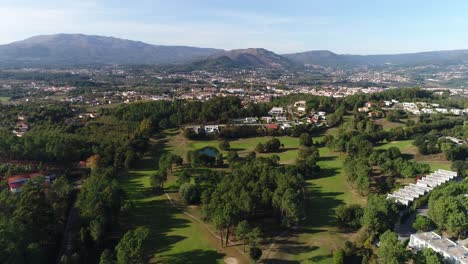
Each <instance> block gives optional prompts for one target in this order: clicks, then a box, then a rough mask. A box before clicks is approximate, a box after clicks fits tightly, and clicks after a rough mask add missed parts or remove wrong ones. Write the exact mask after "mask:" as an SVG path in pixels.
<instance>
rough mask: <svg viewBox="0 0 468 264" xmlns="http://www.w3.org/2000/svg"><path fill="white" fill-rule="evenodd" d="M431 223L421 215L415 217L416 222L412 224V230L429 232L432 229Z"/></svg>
mask: <svg viewBox="0 0 468 264" xmlns="http://www.w3.org/2000/svg"><path fill="white" fill-rule="evenodd" d="M433 226H434V224H433V222H432V221H431V219H429V218H427V217H424V216H422V215H418V216H416V220H415V221H414V223H413V228H414V229H416V230H418V231H429V230H432V229H433Z"/></svg>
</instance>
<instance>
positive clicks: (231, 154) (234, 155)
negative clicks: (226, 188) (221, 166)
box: [226, 150, 239, 164]
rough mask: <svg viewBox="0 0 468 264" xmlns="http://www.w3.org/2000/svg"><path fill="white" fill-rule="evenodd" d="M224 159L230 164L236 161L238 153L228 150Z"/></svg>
mask: <svg viewBox="0 0 468 264" xmlns="http://www.w3.org/2000/svg"><path fill="white" fill-rule="evenodd" d="M226 160H227V161H228V162H229V163H230V164H232V163H233V162H236V161H238V160H239V154H237V151H233V150H231V151H229V152H228V154H227V157H226Z"/></svg>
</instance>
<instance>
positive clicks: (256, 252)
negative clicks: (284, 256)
mask: <svg viewBox="0 0 468 264" xmlns="http://www.w3.org/2000/svg"><path fill="white" fill-rule="evenodd" d="M249 256H250V257H251V258H252V259H253V260H254V261H255V262H257V261H258V260H259V259H260V257H261V256H262V250H261V249H260V248H258V247H251V248H250V251H249Z"/></svg>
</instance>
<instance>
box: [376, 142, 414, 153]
mask: <svg viewBox="0 0 468 264" xmlns="http://www.w3.org/2000/svg"><path fill="white" fill-rule="evenodd" d="M412 143H413V140H411V139H410V140H399V141H391V142H388V143H385V144H382V145H379V146H376V147H375V148H376V149H388V148H390V147H397V148H399V149H400V151H401V153H404V154H414V153H413V151H414V150H413V149H415V147H414V146H413V145H412Z"/></svg>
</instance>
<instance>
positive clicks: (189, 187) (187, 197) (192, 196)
mask: <svg viewBox="0 0 468 264" xmlns="http://www.w3.org/2000/svg"><path fill="white" fill-rule="evenodd" d="M179 193H180V196H181V197H182V199H183V200H184V201H185V202H186V203H187V204H199V203H200V196H201V190H200V186H198V185H197V184H195V183H190V182H186V183H183V184H182V185H181V186H180V188H179Z"/></svg>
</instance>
